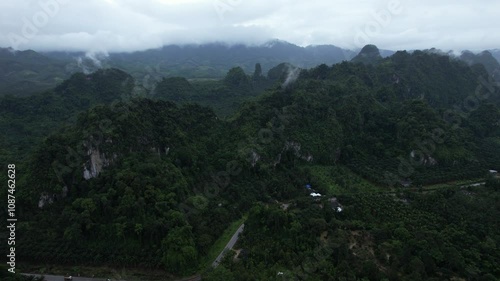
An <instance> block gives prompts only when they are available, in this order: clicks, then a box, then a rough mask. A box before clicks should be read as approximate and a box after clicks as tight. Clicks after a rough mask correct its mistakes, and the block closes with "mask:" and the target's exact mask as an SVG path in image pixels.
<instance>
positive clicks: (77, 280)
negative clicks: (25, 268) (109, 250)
mask: <svg viewBox="0 0 500 281" xmlns="http://www.w3.org/2000/svg"><path fill="white" fill-rule="evenodd" d="M23 275H34V276H40V275H39V274H27V273H23ZM43 276H44V277H45V280H46V281H64V276H58V275H43ZM111 280H113V281H116V280H115V279H111ZM72 281H106V278H88V277H75V276H73V279H72ZM120 281H124V280H120Z"/></svg>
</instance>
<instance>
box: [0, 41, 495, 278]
mask: <svg viewBox="0 0 500 281" xmlns="http://www.w3.org/2000/svg"><path fill="white" fill-rule="evenodd" d="M365 52H367V53H365ZM377 53H378V49H376V47H375V46H368V47H366V48H364V49H363V50H362V52H361V53H360V55H358V57H357V59H355V60H354V61H353V62H342V63H339V64H335V65H325V64H323V65H319V66H317V67H314V68H311V69H298V68H295V67H293V66H292V65H290V64H286V63H283V64H280V65H278V66H276V67H274V68H272V69H270V70H269V71H268V73H267V75H265V74H264V73H263V72H262V67H261V65H260V64H256V65H255V67H254V71H253V73H246V72H245V71H244V70H243V69H242V68H240V67H235V68H232V69H231V70H229V72H228V73H227V74H226V76H225V78H224V79H222V80H220V81H219V80H217V81H215V80H214V81H189V80H187V79H185V78H182V77H169V78H164V79H162V80H160V81H159V82H158V83H157V84H155V85H154V86H153V87H145V86H144V85H143V84H141V83H139V82H138V81H136V80H134V79H133V77H132V76H130V75H129V74H127V73H125V72H123V71H121V70H117V69H104V70H99V71H97V72H95V73H93V74H83V73H77V74H74V75H73V76H72V77H71V78H69V79H68V80H65V81H64V82H63V83H61V84H60V85H58V86H57V87H56V88H54V89H53V90H48V91H45V92H43V93H41V94H37V95H34V96H31V97H29V98H23V97H14V96H5V97H1V98H0V112H1V115H0V128H1V129H2V131H3V132H4V134H3V136H4V137H2V138H1V144H2V146H1V149H2V150H0V160H1V163H3V164H2V165H4V166H6V164H8V163H14V164H16V173H17V175H18V176H17V179H16V185H17V192H16V197H17V198H18V204H17V209H18V210H17V213H18V216H19V217H20V218H22V221H20V222H19V223H18V229H17V233H18V237H17V241H18V243H19V245H22V246H19V247H18V248H17V254H18V258H19V260H21V261H24V262H30V263H47V264H61V265H67V266H72V265H89V266H100V265H103V264H104V265H108V266H111V267H117V268H119V267H129V268H146V269H161V270H164V271H165V272H166V273H168V274H167V276H169V277H172V278H175V277H179V276H187V275H191V274H195V273H199V272H202V273H203V275H204V279H207V280H274V279H278V280H280V278H281V280H384V279H386V280H450V279H452V278H465V280H496V279H495V278H497V277H498V276H500V268H499V264H500V255H499V253H500V251H498V245H499V243H500V232H499V229H500V225H499V219H498V218H499V217H500V216H499V215H500V214H499V212H500V203H499V199H500V197H499V193H498V192H499V180H498V179H497V178H495V177H494V175H490V174H489V172H488V171H489V170H493V169H494V170H499V169H500V157H499V155H500V110H499V108H500V107H499V106H500V97H499V92H500V91H499V88H498V84H496V83H495V82H494V80H492V78H490V77H491V76H490V75H489V73H488V71H487V70H486V69H485V67H484V66H483V65H481V64H474V63H471V64H467V63H465V62H463V61H460V60H457V59H454V58H451V57H449V56H445V55H442V54H439V53H436V52H433V51H415V52H413V53H407V52H404V51H401V52H397V53H395V54H394V55H392V56H391V57H388V58H382V57H381V56H380V55H377ZM476 179H478V180H481V181H483V179H484V181H486V184H485V185H484V186H483V185H481V186H475V187H472V186H471V187H466V186H464V187H462V188H460V187H458V186H455V187H447V188H439V187H435V186H434V187H432V186H430V185H435V184H443V183H449V182H459V181H466V180H476ZM0 181H2V182H6V181H7V179H6V174H5V173H1V174H0ZM306 184H310V185H311V186H312V187H313V188H314V190H315V191H316V192H319V193H321V194H322V195H323V196H322V197H321V199H318V200H314V199H313V198H311V196H309V193H308V191H307V189H306V188H305V186H306ZM457 184H458V183H457ZM0 195H1V196H2V197H6V190H4V189H2V190H1V191H0ZM339 206H342V207H341V211H339V209H338V207H339ZM5 212H6V210H5V208H2V210H1V211H0V214H1V215H2V217H5V216H4V215H6V213H5ZM246 213H248V219H247V220H246V222H245V231H244V232H243V234H242V239H241V240H240V241H239V243H238V245H237V248H238V249H241V251H240V252H239V255H238V258H236V259H233V256H232V255H230V254H228V255H226V257H227V258H226V259H225V260H224V262H223V263H222V265H221V266H219V267H218V268H216V269H215V270H212V269H206V268H204V267H203V263H202V261H203V260H204V258H205V257H206V256H207V255H208V254H209V252H210V249H211V247H212V246H213V244H214V243H215V241H216V240H217V239H218V237H219V236H220V235H221V234H222V233H223V232H224V230H225V229H226V228H227V227H228V226H229V225H230V224H231V223H232V222H234V221H237V220H239V219H240V218H241V217H243V216H244V214H246ZM4 223H5V222H2V225H0V227H4V225H3V224H4ZM4 247H6V246H5V245H3V244H2V246H1V247H0V248H1V250H2V251H4V250H5V249H4Z"/></svg>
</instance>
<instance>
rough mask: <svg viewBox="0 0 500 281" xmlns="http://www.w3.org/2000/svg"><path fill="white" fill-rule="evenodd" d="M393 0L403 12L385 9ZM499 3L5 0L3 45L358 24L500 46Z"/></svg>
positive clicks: (427, 41)
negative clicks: (395, 12) (391, 11)
mask: <svg viewBox="0 0 500 281" xmlns="http://www.w3.org/2000/svg"><path fill="white" fill-rule="evenodd" d="M54 3H56V4H58V6H57V7H56V6H55V5H54ZM394 3H399V5H400V7H401V13H397V14H394V13H390V7H391V5H394ZM499 10H500V2H499V1H492V0H480V1H475V2H471V1H465V0H458V1H457V0H443V1H439V2H437V1H430V0H420V1H413V0H408V1H403V0H400V1H398V0H386V1H384V0H375V1H368V0H358V1H351V0H349V1H348V0H339V1H335V2H332V1H327V0H318V1H314V2H304V1H299V0H289V1H285V0H276V1H263V0H252V1H243V0H238V1H235V0H183V1H179V0H149V1H138V0H137V1H135V0H120V1H118V0H88V1H77V0H3V1H1V2H0V46H2V47H8V46H13V45H15V46H13V47H16V48H17V49H35V50H40V51H48V50H69V51H84V52H87V51H92V50H96V49H97V50H105V51H107V52H117V51H127V52H128V51H136V50H144V49H149V48H157V47H160V46H162V45H166V44H189V43H207V42H214V41H224V42H228V43H247V44H259V43H263V42H265V41H267V40H269V39H273V38H279V39H282V40H286V41H289V42H292V43H294V44H298V45H301V46H305V45H309V44H334V45H337V46H341V47H345V48H357V47H360V46H358V45H359V44H358V43H357V41H356V36H357V35H359V34H360V32H361V33H363V34H368V36H366V37H365V38H364V39H363V40H366V41H367V42H368V41H369V42H370V43H374V44H376V45H377V46H379V47H380V48H384V49H422V48H431V47H436V48H441V49H445V50H448V49H472V50H480V49H493V48H499V47H500V37H499V36H498V34H499V33H500V25H498V24H497V21H498V19H497V18H498V11H499ZM388 11H389V16H390V18H389V19H387V17H386V16H387V14H388ZM30 25H32V26H30ZM33 26H34V27H35V29H36V32H34V29H33V28H30V27H33ZM27 31H29V32H28V33H26V32H27ZM13 39H17V41H16V40H13ZM358 41H359V40H358Z"/></svg>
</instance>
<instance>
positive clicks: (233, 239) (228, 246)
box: [212, 224, 245, 267]
mask: <svg viewBox="0 0 500 281" xmlns="http://www.w3.org/2000/svg"><path fill="white" fill-rule="evenodd" d="M244 227H245V224H242V225H240V227H239V228H238V230H236V232H235V233H234V234H233V237H231V239H230V240H229V242H228V243H227V244H226V247H224V249H223V250H222V252H221V253H220V254H219V256H217V258H216V259H215V261H214V262H213V263H212V267H217V266H218V265H219V263H220V262H221V260H222V258H223V257H224V254H225V253H226V252H227V251H229V250H231V249H232V248H233V247H234V244H236V242H237V241H238V236H239V235H240V233H242V232H243V228H244Z"/></svg>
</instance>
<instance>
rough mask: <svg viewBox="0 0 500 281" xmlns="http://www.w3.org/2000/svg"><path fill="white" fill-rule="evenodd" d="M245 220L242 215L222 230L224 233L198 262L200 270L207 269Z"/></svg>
mask: <svg viewBox="0 0 500 281" xmlns="http://www.w3.org/2000/svg"><path fill="white" fill-rule="evenodd" d="M246 219H247V215H244V216H243V217H242V218H241V219H239V220H237V221H235V222H233V223H231V225H230V226H229V227H228V228H226V230H224V233H222V235H221V236H220V237H219V239H217V240H216V241H215V243H214V244H213V245H212V247H211V248H210V250H209V251H208V254H207V255H206V256H205V257H203V258H202V260H201V262H200V270H204V269H205V268H208V267H209V266H210V265H211V264H212V262H213V261H214V260H215V259H216V258H217V256H218V255H219V254H220V252H221V251H222V250H223V249H224V247H225V246H226V244H227V243H228V242H229V240H230V239H231V237H232V236H233V234H234V233H235V232H236V230H237V229H238V227H240V225H241V224H242V223H243V222H244V221H245V220H246Z"/></svg>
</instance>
